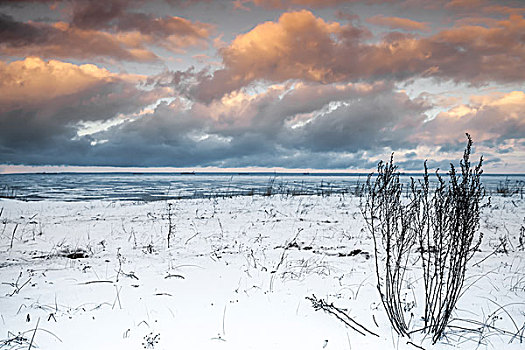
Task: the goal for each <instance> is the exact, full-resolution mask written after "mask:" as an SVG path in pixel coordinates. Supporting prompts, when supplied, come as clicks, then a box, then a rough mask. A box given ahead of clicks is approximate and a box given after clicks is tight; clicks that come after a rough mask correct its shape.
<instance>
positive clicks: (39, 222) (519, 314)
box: [0, 195, 525, 350]
mask: <svg viewBox="0 0 525 350" xmlns="http://www.w3.org/2000/svg"><path fill="white" fill-rule="evenodd" d="M168 203H169V204H170V206H169V204H168ZM1 208H3V209H1ZM0 209H1V210H2V212H1V216H0V220H1V221H0V233H1V235H0V282H1V284H0V316H1V318H0V349H4V348H5V349H19V348H20V349H28V348H29V347H31V348H40V349H144V348H151V349H243V350H245V349H246V350H247V349H265V350H267V349H301V350H304V349H376V348H377V349H394V348H395V349H416V345H417V346H422V347H424V348H435V349H448V348H450V347H451V346H452V347H456V348H460V349H474V348H482V349H483V348H487V349H500V348H505V349H522V348H524V347H525V340H524V343H521V341H520V340H521V338H520V336H522V335H524V334H523V333H524V330H523V327H524V326H525V251H524V250H525V247H523V246H520V229H521V227H522V226H523V225H525V222H524V219H525V200H523V199H520V198H519V197H516V196H515V197H510V198H503V197H493V198H492V205H491V207H490V208H486V209H484V211H483V215H482V217H481V228H480V230H481V232H483V234H484V240H483V244H482V245H481V252H479V253H477V254H476V255H475V256H474V258H473V260H472V262H471V263H470V265H471V266H470V268H469V270H468V276H467V281H466V286H467V287H468V289H466V291H465V294H464V295H463V296H462V298H461V299H460V300H459V303H458V305H457V311H456V314H455V315H454V317H455V318H456V320H455V321H454V322H453V324H452V325H453V326H455V328H450V329H448V330H447V334H446V338H444V339H442V341H441V342H439V343H438V344H436V345H434V346H433V345H431V340H430V339H425V338H424V337H423V335H421V334H417V333H415V334H413V339H408V338H400V337H398V336H397V335H396V334H395V333H394V332H393V331H392V329H391V326H390V324H389V322H388V319H387V318H386V315H385V313H384V310H383V306H382V305H381V302H380V298H379V295H378V293H377V290H376V287H375V286H376V277H375V271H374V257H373V254H374V253H373V243H372V239H371V236H370V233H369V232H368V231H367V230H366V228H365V226H364V221H363V218H362V215H361V213H360V210H359V199H358V198H355V197H350V196H340V195H336V196H330V197H321V196H297V197H291V196H280V195H276V196H271V197H261V196H253V197H235V198H215V199H188V200H179V201H170V202H166V201H158V202H147V203H145V202H125V201H115V202H112V201H86V202H61V201H37V202H22V201H16V200H2V201H1V202H0ZM168 213H171V215H168ZM169 216H171V221H172V230H171V231H172V235H171V239H170V247H168V245H167V243H168V242H167V237H168V233H169ZM15 228H16V229H15ZM13 233H14V234H13ZM521 235H522V237H521V239H522V240H525V233H522V234H521ZM521 243H522V244H525V242H523V241H522V242H521ZM480 261H481V263H478V262H480ZM412 273H413V276H414V281H413V282H414V283H413V286H412V287H411V288H409V289H407V290H406V293H407V319H409V317H408V315H410V314H411V313H412V314H414V317H413V318H412V319H411V321H410V322H411V324H412V325H411V328H417V325H418V324H419V323H420V322H421V321H420V319H419V315H420V313H419V311H420V307H421V304H420V303H419V304H418V303H417V301H418V299H419V298H418V297H417V296H418V295H420V293H421V288H420V287H418V286H420V282H421V281H420V280H418V279H417V278H418V277H417V276H418V271H417V267H415V268H414V271H412ZM312 295H315V296H316V297H317V298H322V299H324V300H325V301H327V302H328V303H333V304H334V305H335V306H336V307H338V308H342V309H346V313H347V314H348V315H349V316H350V317H352V318H353V319H354V320H355V321H357V322H359V323H360V324H362V325H363V326H365V327H367V328H368V329H369V330H371V331H373V332H374V333H377V334H378V335H379V337H376V336H374V335H371V334H366V335H361V334H359V333H358V332H356V331H354V330H352V329H350V328H349V327H347V326H345V324H343V322H341V321H340V320H338V319H337V318H336V317H334V316H333V315H331V314H328V313H325V312H323V311H322V310H321V311H316V310H314V308H313V307H312V303H311V302H310V301H309V300H307V299H306V297H311V296H312ZM414 296H415V298H416V304H412V303H410V301H412V300H413V299H414ZM419 300H420V299H419ZM462 328H467V329H468V330H465V329H462ZM31 342H32V344H31V346H30V343H31Z"/></svg>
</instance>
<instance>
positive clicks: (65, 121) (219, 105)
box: [0, 0, 525, 173]
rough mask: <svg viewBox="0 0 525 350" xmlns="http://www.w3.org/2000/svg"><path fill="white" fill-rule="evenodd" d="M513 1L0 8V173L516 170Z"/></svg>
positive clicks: (522, 107)
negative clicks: (389, 167) (389, 164)
mask: <svg viewBox="0 0 525 350" xmlns="http://www.w3.org/2000/svg"><path fill="white" fill-rule="evenodd" d="M524 15H525V2H524V1H520V0H516V1H513V0H509V1H504V0H499V1H492V0H399V1H396V0H224V1H210V0H154V1H146V0H105V1H98V0H41V1H36V0H33V1H29V0H28V1H25V0H0V173H9V172H27V171H29V172H31V171H49V170H60V171H89V170H93V171H101V170H108V169H111V170H115V169H117V170H118V169H125V170H131V171H137V170H141V169H142V170H144V169H145V170H153V171H169V170H174V169H177V170H178V169H195V170H198V171H199V170H221V169H224V170H232V169H235V170H239V169H242V170H248V171H249V170H259V171H260V170H276V169H278V170H282V171H310V170H311V171H337V172H339V171H366V170H370V169H373V168H374V167H375V166H376V165H377V162H378V161H380V160H387V159H389V157H390V154H391V153H392V152H393V153H394V159H395V162H396V163H397V164H398V165H399V167H400V168H401V169H402V170H405V171H420V170H422V168H423V162H424V161H425V160H428V164H429V167H430V168H431V169H435V168H440V169H444V171H446V170H447V169H448V168H449V163H450V162H453V163H454V164H458V161H459V159H460V158H461V156H462V151H463V149H464V147H465V144H466V136H465V133H469V134H470V135H471V136H472V138H473V140H474V159H473V160H477V159H478V158H479V156H480V155H483V159H484V169H485V171H486V172H490V173H525V19H524Z"/></svg>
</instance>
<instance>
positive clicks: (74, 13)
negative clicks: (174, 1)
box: [0, 0, 212, 61]
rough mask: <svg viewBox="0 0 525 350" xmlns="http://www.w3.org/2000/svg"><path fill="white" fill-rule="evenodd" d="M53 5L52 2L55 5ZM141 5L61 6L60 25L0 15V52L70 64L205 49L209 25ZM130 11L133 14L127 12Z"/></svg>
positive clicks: (123, 2) (120, 2) (90, 3)
mask: <svg viewBox="0 0 525 350" xmlns="http://www.w3.org/2000/svg"><path fill="white" fill-rule="evenodd" d="M57 3H58V2H57ZM143 3H144V2H143V1H128V0H117V1H104V2H102V1H88V0H85V1H84V0H78V1H64V4H65V5H66V8H65V9H64V10H63V12H64V13H70V15H69V16H65V17H66V18H63V19H62V20H61V21H58V22H53V23H47V22H38V21H28V22H21V21H17V20H15V19H14V18H13V17H11V16H8V15H4V14H0V34H1V36H0V53H3V54H5V55H10V56H22V57H25V56H28V55H38V56H40V57H60V58H76V59H101V58H112V59H118V60H123V61H155V60H159V58H158V56H157V55H156V54H155V53H153V51H152V50H151V49H150V48H149V47H148V46H159V47H163V48H165V49H167V50H171V51H180V50H183V49H185V48H188V47H190V46H205V45H207V42H206V41H207V39H208V37H209V36H210V34H211V30H212V26H211V25H209V24H206V23H200V22H192V21H190V20H188V19H185V18H181V17H176V16H164V17H155V16H153V15H151V14H148V13H142V12H140V11H138V10H139V9H138V8H139V7H140V5H141V4H143ZM132 10H134V11H132Z"/></svg>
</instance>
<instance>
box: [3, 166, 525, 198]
mask: <svg viewBox="0 0 525 350" xmlns="http://www.w3.org/2000/svg"><path fill="white" fill-rule="evenodd" d="M443 176H444V178H445V179H447V175H446V174H443ZM367 177H368V174H364V173H194V172H190V173H38V174H0V198H13V199H17V200H23V201H42V200H53V201H86V200H115V201H155V200H168V199H187V198H213V197H232V196H251V195H261V196H268V195H320V196H328V195H333V194H348V195H358V194H359V190H360V188H361V187H362V185H363V184H364V183H366V180H367ZM421 177H422V175H421V174H402V175H401V176H400V180H401V182H403V183H405V184H408V183H409V182H410V179H411V178H414V179H421ZM435 180H436V178H435V176H434V175H432V176H431V181H435ZM482 182H483V185H484V186H485V189H486V191H487V193H488V194H492V195H498V194H500V195H501V194H503V193H504V191H505V189H506V190H508V191H510V192H509V193H507V194H512V193H515V194H517V195H521V197H523V192H524V185H525V174H483V175H482Z"/></svg>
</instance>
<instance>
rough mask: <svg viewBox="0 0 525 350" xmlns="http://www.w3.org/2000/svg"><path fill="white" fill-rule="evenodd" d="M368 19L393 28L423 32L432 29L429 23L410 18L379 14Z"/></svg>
mask: <svg viewBox="0 0 525 350" xmlns="http://www.w3.org/2000/svg"><path fill="white" fill-rule="evenodd" d="M366 21H367V22H368V23H371V24H376V25H380V26H385V27H389V28H392V29H404V30H418V31H423V32H426V31H429V30H430V28H429V27H428V23H425V22H418V21H414V20H411V19H408V18H400V17H385V16H383V15H377V16H374V17H370V18H368V19H367V20H366Z"/></svg>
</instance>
